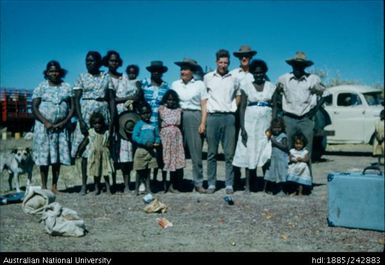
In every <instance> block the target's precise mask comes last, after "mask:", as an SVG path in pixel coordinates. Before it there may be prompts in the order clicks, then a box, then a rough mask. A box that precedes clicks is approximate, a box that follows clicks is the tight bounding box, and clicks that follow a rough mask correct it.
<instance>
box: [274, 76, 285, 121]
mask: <svg viewBox="0 0 385 265" xmlns="http://www.w3.org/2000/svg"><path fill="white" fill-rule="evenodd" d="M282 92H283V85H282V84H281V83H279V84H278V85H277V87H276V89H275V91H274V94H273V96H272V99H273V114H272V118H273V119H275V118H277V115H278V111H279V107H280V106H279V104H278V102H279V101H280V99H281V98H282Z"/></svg>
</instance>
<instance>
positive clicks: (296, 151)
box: [287, 132, 312, 195]
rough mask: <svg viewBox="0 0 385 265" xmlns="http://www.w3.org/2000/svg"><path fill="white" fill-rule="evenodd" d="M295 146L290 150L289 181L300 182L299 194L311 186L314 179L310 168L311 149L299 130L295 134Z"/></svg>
mask: <svg viewBox="0 0 385 265" xmlns="http://www.w3.org/2000/svg"><path fill="white" fill-rule="evenodd" d="M293 143H294V148H292V149H290V151H289V169H288V176H287V181H292V182H295V183H297V184H298V190H297V191H296V193H298V195H303V190H304V187H311V185H312V180H311V177H310V170H309V164H308V162H309V151H308V150H306V149H305V148H304V147H305V146H306V143H307V140H306V137H305V136H304V135H303V134H302V133H300V132H298V133H296V134H295V135H294V136H293Z"/></svg>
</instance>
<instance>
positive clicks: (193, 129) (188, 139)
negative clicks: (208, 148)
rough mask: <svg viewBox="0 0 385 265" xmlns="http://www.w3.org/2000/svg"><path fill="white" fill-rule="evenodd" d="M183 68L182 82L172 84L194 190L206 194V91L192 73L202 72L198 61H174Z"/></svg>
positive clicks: (186, 59)
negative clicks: (178, 99)
mask: <svg viewBox="0 0 385 265" xmlns="http://www.w3.org/2000/svg"><path fill="white" fill-rule="evenodd" d="M175 64H176V65H178V66H180V79H178V80H176V81H174V82H173V83H172V85H171V89H173V90H174V91H175V92H176V93H177V94H178V96H179V98H180V105H181V108H182V109H183V112H182V115H183V117H182V126H183V139H184V141H185V143H186V145H187V147H188V149H189V152H190V156H191V161H192V165H193V167H192V170H193V172H192V174H193V181H194V188H195V190H196V191H197V192H199V193H205V192H206V190H205V189H204V188H203V167H202V165H203V164H202V147H203V134H204V133H205V131H206V119H207V98H208V95H207V90H206V87H205V85H204V83H203V82H202V81H201V80H195V79H194V78H193V73H194V71H196V70H197V69H199V64H198V63H197V61H195V60H193V59H190V58H184V59H183V60H182V61H178V62H175Z"/></svg>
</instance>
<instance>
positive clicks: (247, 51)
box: [233, 45, 257, 58]
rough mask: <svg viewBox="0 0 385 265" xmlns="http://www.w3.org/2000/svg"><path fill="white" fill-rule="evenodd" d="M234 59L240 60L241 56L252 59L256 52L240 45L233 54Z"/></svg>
mask: <svg viewBox="0 0 385 265" xmlns="http://www.w3.org/2000/svg"><path fill="white" fill-rule="evenodd" d="M233 54H234V56H235V57H238V58H242V57H243V56H249V57H253V56H254V55H256V54H257V52H256V51H253V50H251V48H250V46H249V45H242V46H241V47H240V48H239V50H238V51H237V52H233Z"/></svg>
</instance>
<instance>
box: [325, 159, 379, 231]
mask: <svg viewBox="0 0 385 265" xmlns="http://www.w3.org/2000/svg"><path fill="white" fill-rule="evenodd" d="M384 200H385V196H384V174H383V173H382V172H381V170H380V168H379V167H377V166H370V167H367V168H365V169H364V170H363V172H362V173H342V172H333V173H330V174H329V175H328V219H327V220H328V224H329V226H342V227H349V228H362V229H370V230H379V231H385V223H384Z"/></svg>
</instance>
